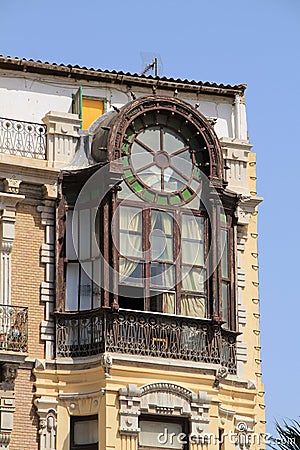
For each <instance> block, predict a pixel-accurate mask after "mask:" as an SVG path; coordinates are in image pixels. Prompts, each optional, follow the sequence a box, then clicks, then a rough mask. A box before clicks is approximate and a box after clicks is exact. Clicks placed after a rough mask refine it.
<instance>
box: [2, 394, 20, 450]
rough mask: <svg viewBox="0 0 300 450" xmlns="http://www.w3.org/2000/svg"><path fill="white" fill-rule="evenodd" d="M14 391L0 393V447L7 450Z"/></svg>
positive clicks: (14, 407)
mask: <svg viewBox="0 0 300 450" xmlns="http://www.w3.org/2000/svg"><path fill="white" fill-rule="evenodd" d="M15 409H16V406H15V396H14V393H3V392H1V394H0V449H6V450H9V444H10V440H11V434H12V431H13V425H14V412H15Z"/></svg>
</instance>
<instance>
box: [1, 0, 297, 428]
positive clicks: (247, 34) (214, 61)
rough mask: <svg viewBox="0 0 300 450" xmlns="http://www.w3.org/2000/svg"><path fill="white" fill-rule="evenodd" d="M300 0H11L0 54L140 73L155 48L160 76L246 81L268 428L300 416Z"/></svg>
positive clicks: (4, 17)
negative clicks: (255, 177)
mask: <svg viewBox="0 0 300 450" xmlns="http://www.w3.org/2000/svg"><path fill="white" fill-rule="evenodd" d="M299 38H300V1H299V0H227V1H224V0H214V1H212V2H207V1H203V0H186V1H185V2H176V1H174V0H172V1H171V0H152V1H151V2H141V1H135V0H127V1H124V0H123V1H120V0H115V1H114V2H104V1H99V0H85V2H82V3H81V4H77V3H76V2H75V1H74V0H72V1H71V0H61V1H58V0H52V1H51V2H40V1H39V0H27V1H26V2H24V0H10V1H9V2H1V5H0V53H1V54H3V55H10V56H17V57H20V58H22V57H24V58H33V59H41V60H42V61H50V62H52V61H54V62H57V63H71V64H79V65H83V66H86V67H94V68H102V69H111V70H113V69H116V70H124V71H131V72H141V70H142V67H143V58H142V55H143V54H145V53H146V54H147V53H150V54H151V53H156V54H159V55H160V58H161V60H162V64H163V68H162V74H163V75H165V76H172V77H180V78H188V79H196V80H202V81H216V82H221V83H230V84H235V83H247V84H248V89H247V92H246V101H247V112H248V126H249V135H250V140H251V143H252V144H253V145H254V150H255V152H257V159H258V166H257V168H258V194H259V195H260V196H263V197H264V199H265V200H264V203H263V204H262V205H261V206H260V215H259V232H260V240H259V261H260V298H261V316H262V317H261V327H262V331H261V341H262V347H263V352H262V358H263V373H264V376H263V380H264V383H265V390H266V403H267V409H266V412H267V418H268V430H269V431H271V432H272V431H273V430H274V427H273V422H274V418H276V419H277V420H279V421H280V420H281V419H282V418H297V417H299V406H298V402H299V399H300V392H299V385H300V383H299V380H300V365H299V360H300V358H299V341H300V339H299V329H300V326H299V324H298V321H299V317H300V301H299V300H300V295H299V291H298V288H297V285H298V277H299V263H298V260H299V250H300V245H299V234H298V233H299V218H300V217H299V203H298V202H299V199H298V197H299V194H298V179H299V165H300V152H299V138H298V133H297V129H298V127H299V118H298V106H299V100H300V95H299V91H300V82H299V81H300V80H299V71H300V58H299V47H300V39H299Z"/></svg>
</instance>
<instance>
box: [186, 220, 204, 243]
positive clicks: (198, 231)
mask: <svg viewBox="0 0 300 450" xmlns="http://www.w3.org/2000/svg"><path fill="white" fill-rule="evenodd" d="M181 235H182V238H188V239H193V240H195V241H203V237H204V219H203V217H197V216H193V215H192V214H184V215H183V216H182V230H181Z"/></svg>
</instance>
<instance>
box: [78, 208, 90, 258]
mask: <svg viewBox="0 0 300 450" xmlns="http://www.w3.org/2000/svg"><path fill="white" fill-rule="evenodd" d="M90 230H91V223H90V210H89V209H83V210H81V211H79V256H80V259H81V260H83V259H89V258H90V255H91V248H90V246H91V234H90V233H91V231H90Z"/></svg>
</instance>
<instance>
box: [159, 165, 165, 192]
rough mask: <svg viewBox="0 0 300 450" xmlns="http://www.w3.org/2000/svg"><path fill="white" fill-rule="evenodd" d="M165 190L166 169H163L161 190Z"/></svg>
mask: <svg viewBox="0 0 300 450" xmlns="http://www.w3.org/2000/svg"><path fill="white" fill-rule="evenodd" d="M164 189H165V171H164V169H161V188H160V190H161V191H163V190H164Z"/></svg>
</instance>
